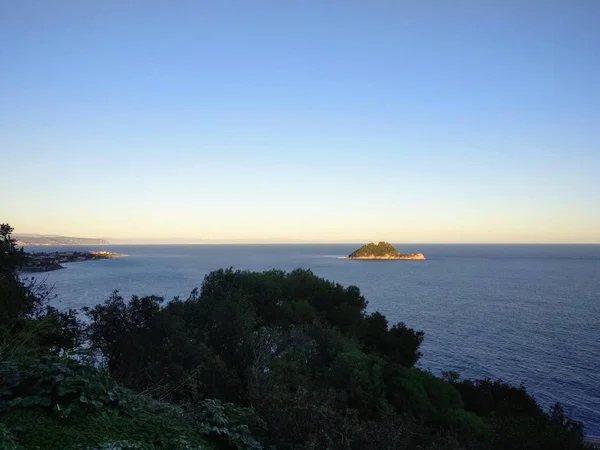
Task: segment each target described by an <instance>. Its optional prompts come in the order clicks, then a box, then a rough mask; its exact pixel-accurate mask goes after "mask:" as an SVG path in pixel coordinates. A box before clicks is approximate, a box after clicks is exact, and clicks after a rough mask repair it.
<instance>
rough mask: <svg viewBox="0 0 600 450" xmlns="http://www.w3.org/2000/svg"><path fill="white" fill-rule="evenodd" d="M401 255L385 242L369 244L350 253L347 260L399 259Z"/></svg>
mask: <svg viewBox="0 0 600 450" xmlns="http://www.w3.org/2000/svg"><path fill="white" fill-rule="evenodd" d="M400 256H402V254H401V253H400V252H399V251H398V250H396V248H395V247H394V246H393V245H392V244H389V243H387V242H371V243H370V244H366V245H363V246H362V247H361V248H359V249H358V250H356V251H354V252H352V253H351V254H350V256H349V258H371V257H378V258H384V257H394V258H397V257H400Z"/></svg>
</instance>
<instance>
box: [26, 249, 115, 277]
mask: <svg viewBox="0 0 600 450" xmlns="http://www.w3.org/2000/svg"><path fill="white" fill-rule="evenodd" d="M121 256H123V255H121V254H119V253H112V252H107V251H87V252H76V251H66V252H35V253H28V259H27V262H26V263H25V265H24V266H23V267H22V269H21V271H22V272H50V271H52V270H59V269H64V268H65V267H64V266H63V265H62V264H64V263H72V262H80V261H91V260H98V259H110V258H119V257H121Z"/></svg>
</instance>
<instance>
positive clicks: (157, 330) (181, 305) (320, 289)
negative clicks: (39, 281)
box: [0, 228, 583, 450]
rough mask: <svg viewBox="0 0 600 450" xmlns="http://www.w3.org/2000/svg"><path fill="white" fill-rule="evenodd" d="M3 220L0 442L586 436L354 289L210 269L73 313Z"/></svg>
mask: <svg viewBox="0 0 600 450" xmlns="http://www.w3.org/2000/svg"><path fill="white" fill-rule="evenodd" d="M3 229H4V230H5V231H6V233H5V235H4V236H5V238H4V240H3V241H2V242H1V244H0V245H2V247H1V252H2V253H1V254H0V264H2V266H1V267H2V270H3V274H4V275H3V276H5V278H3V280H5V282H3V284H1V285H0V286H1V287H0V288H1V289H2V290H1V291H0V295H1V298H2V301H3V302H5V301H6V302H7V303H5V304H7V305H10V304H11V303H10V302H15V301H16V300H15V299H17V298H18V297H16V296H18V295H21V296H22V297H21V298H22V300H23V301H25V305H26V306H22V307H21V308H18V307H13V308H12V309H10V310H7V311H9V312H8V313H5V317H3V322H2V323H1V324H0V331H1V332H0V449H1V448H10V449H46V448H48V449H95V448H98V449H100V448H103V449H104V448H107V449H108V448H111V449H117V448H119V449H162V448H164V449H167V448H168V449H171V448H172V449H198V448H256V449H258V448H280V449H286V448H290V449H291V448H300V449H317V448H318V449H320V448H330V449H363V448H364V449H369V448H372V449H506V448H511V449H534V450H535V449H540V450H541V449H557V450H558V449H581V448H583V445H582V443H581V440H582V427H581V424H580V423H578V422H574V421H572V420H570V419H568V418H567V417H565V415H564V413H563V411H562V409H561V408H560V406H558V405H557V406H556V407H555V408H553V409H552V410H551V411H550V412H549V413H546V412H544V411H543V410H542V409H541V408H540V407H539V406H538V404H537V403H536V402H535V400H534V399H533V398H532V397H531V396H529V395H528V394H527V392H526V391H525V389H524V388H522V387H518V388H516V387H512V386H510V385H507V384H504V383H502V382H500V381H492V380H478V381H470V380H460V378H459V377H458V376H457V375H456V374H446V375H445V377H444V378H438V377H435V376H433V375H432V374H430V373H428V372H426V371H423V370H421V369H418V368H416V367H415V364H416V363H417V361H418V358H419V355H420V354H419V347H420V344H421V342H422V340H423V333H422V332H419V331H415V330H413V329H411V328H409V327H407V326H406V325H405V324H403V323H398V324H393V325H391V324H389V323H388V322H387V320H386V318H385V317H384V316H383V315H381V314H380V313H371V314H369V313H367V311H366V307H367V302H366V300H365V299H364V297H363V296H362V295H361V294H360V291H359V289H358V288H356V287H353V286H350V287H343V286H341V285H339V284H335V283H332V282H329V281H326V280H323V279H320V278H318V277H316V276H315V275H313V274H312V273H311V272H310V271H306V270H296V271H293V272H282V271H277V270H273V271H268V272H262V273H253V272H247V271H234V270H231V269H228V270H218V271H215V272H212V273H211V274H209V275H208V276H206V278H205V279H204V282H203V284H202V287H201V290H200V291H196V290H195V291H193V292H192V293H191V295H190V296H189V298H187V299H178V298H176V299H173V300H172V301H169V302H164V300H163V299H162V298H159V297H155V296H148V297H133V298H131V299H130V300H129V301H125V299H123V298H122V297H121V296H119V294H118V293H117V292H115V293H114V294H113V295H112V296H111V297H110V298H109V299H108V300H106V301H105V302H104V303H102V304H99V305H97V306H95V307H93V308H89V309H87V310H86V311H85V314H86V315H87V322H86V323H85V325H84V324H83V323H82V322H80V321H78V320H77V317H76V315H75V313H74V312H73V311H69V312H66V313H62V312H58V311H56V310H52V309H48V308H46V307H45V305H44V304H43V299H40V298H39V297H37V296H36V295H35V292H33V291H32V290H31V289H30V285H29V284H26V283H23V282H22V281H21V280H20V279H19V278H18V276H16V270H17V268H18V266H19V264H22V262H21V261H22V259H21V258H22V257H23V255H22V254H21V253H20V252H19V251H18V250H17V249H16V248H15V246H14V242H12V241H11V239H10V231H11V230H10V229H8V228H3ZM30 296H31V297H30ZM32 299H33V302H31V300H32ZM27 301H29V302H30V303H26V302H27ZM3 304H4V303H3ZM18 304H19V303H18V302H17V303H15V305H18ZM83 344H85V345H83ZM99 361H101V362H102V365H99V364H98V362H99Z"/></svg>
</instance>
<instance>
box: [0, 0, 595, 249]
mask: <svg viewBox="0 0 600 450" xmlns="http://www.w3.org/2000/svg"><path fill="white" fill-rule="evenodd" d="M0 160H1V161H2V162H1V164H2V182H3V185H4V195H3V196H2V197H3V198H2V200H1V201H0V221H2V222H9V223H11V224H12V225H13V226H14V227H15V228H16V230H17V232H18V231H21V232H39V233H55V234H63V235H76V236H90V237H92V236H96V237H98V236H108V237H117V238H119V237H120V238H140V239H142V238H151V237H156V238H167V237H180V238H212V239H234V238H245V239H256V240H261V239H267V238H276V239H297V240H314V241H363V240H366V241H370V240H373V239H384V240H391V241H395V242H600V1H598V0H576V1H573V0H562V1H560V0H559V1H553V0H539V1H534V0H531V1H528V0H519V1H453V2H440V1H435V2H434V1H411V2H404V1H401V0H395V1H361V2H359V1H350V0H345V1H333V0H331V1H329V0H314V1H311V0H301V1H300V0H299V1H275V0H271V1H266V0H265V1H251V0H239V1H224V0H219V1H216V0H215V1H210V2H208V1H151V0H148V1H123V0H119V1H111V0H103V1H94V2H92V1H80V0H73V1H61V0H56V1H45V0H39V1H27V0H19V1H15V0H0Z"/></svg>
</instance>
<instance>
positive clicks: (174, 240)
mask: <svg viewBox="0 0 600 450" xmlns="http://www.w3.org/2000/svg"><path fill="white" fill-rule="evenodd" d="M14 234H15V236H17V237H28V236H36V237H40V236H41V237H70V238H92V239H104V240H106V241H108V244H103V245H155V244H156V245H163V244H164V245H203V244H206V245H210V244H215V245H219V244H356V245H362V244H367V243H369V242H376V241H386V240H385V239H370V240H369V239H358V238H355V239H351V238H350V239H347V240H345V239H344V240H339V239H338V240H319V239H315V240H300V239H294V238H285V237H278V238H269V239H253V238H238V239H218V238H215V239H211V238H178V237H171V238H160V237H157V238H145V239H144V238H116V237H107V236H81V235H74V236H65V235H59V234H39V233H18V232H16V231H15V233H14ZM387 242H391V243H392V244H394V245H418V244H423V245H430V244H440V245H444V244H448V245H461V244H463V245H469V244H475V245H477V244H490V245H511V244H515V245H553V244H555V245H600V242H487V241H483V242H444V241H401V240H387ZM80 245H89V244H80Z"/></svg>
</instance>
